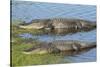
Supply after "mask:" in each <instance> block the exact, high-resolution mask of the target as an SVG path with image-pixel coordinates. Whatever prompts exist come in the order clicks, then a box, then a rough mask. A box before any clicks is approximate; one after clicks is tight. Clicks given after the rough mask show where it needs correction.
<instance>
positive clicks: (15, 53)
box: [11, 24, 63, 66]
mask: <svg viewBox="0 0 100 67" xmlns="http://www.w3.org/2000/svg"><path fill="white" fill-rule="evenodd" d="M11 26H12V27H11V47H12V48H11V53H12V62H11V65H12V66H27V65H39V64H56V63H61V62H60V61H61V59H62V57H63V56H61V55H57V54H44V55H35V54H29V55H27V54H23V51H24V50H25V49H28V48H31V47H33V46H35V45H38V44H39V43H40V42H39V41H38V40H35V39H31V38H30V39H24V38H21V37H19V36H18V35H19V34H22V33H31V34H34V35H35V34H38V33H43V31H40V30H24V29H20V28H18V27H17V26H18V25H17V24H16V25H13V24H12V25H11Z"/></svg>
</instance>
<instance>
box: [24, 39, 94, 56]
mask: <svg viewBox="0 0 100 67" xmlns="http://www.w3.org/2000/svg"><path fill="white" fill-rule="evenodd" d="M95 47H96V42H86V41H77V40H55V41H52V42H42V43H40V44H39V45H36V46H33V47H32V48H29V49H25V50H24V52H23V53H24V54H46V53H49V54H52V53H61V52H69V51H72V52H80V51H82V50H86V49H92V48H95Z"/></svg>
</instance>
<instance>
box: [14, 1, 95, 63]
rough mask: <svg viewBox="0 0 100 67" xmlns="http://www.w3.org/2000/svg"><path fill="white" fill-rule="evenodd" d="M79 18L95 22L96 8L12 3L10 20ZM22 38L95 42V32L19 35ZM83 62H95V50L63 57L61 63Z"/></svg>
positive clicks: (28, 20)
mask: <svg viewBox="0 0 100 67" xmlns="http://www.w3.org/2000/svg"><path fill="white" fill-rule="evenodd" d="M55 17H56V18H57V17H61V18H66V17H67V18H80V19H85V20H91V21H96V6H93V5H91V6H90V5H84V6H83V5H71V4H56V3H55V4H51V3H39V2H21V1H17V2H13V4H12V19H15V20H16V19H20V20H24V21H26V22H30V21H31V20H32V19H43V18H55ZM20 36H21V37H23V38H33V39H38V40H40V41H46V42H51V41H53V40H82V41H91V42H93V41H96V30H92V31H89V32H78V33H75V34H68V35H67V34H66V35H63V36H61V35H59V36H55V35H47V34H44V35H38V36H33V35H31V34H29V33H24V34H21V35H20ZM68 60H69V61H71V62H85V61H88V62H89V61H96V49H95V48H94V49H92V50H89V51H88V52H85V53H82V54H78V55H75V56H64V58H63V59H62V61H61V62H66V61H68Z"/></svg>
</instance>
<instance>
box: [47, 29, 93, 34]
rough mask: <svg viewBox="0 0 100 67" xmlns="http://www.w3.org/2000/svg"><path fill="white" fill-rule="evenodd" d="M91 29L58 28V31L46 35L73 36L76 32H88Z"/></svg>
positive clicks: (51, 31)
mask: <svg viewBox="0 0 100 67" xmlns="http://www.w3.org/2000/svg"><path fill="white" fill-rule="evenodd" d="M90 30H91V29H82V30H81V29H73V28H70V29H65V28H58V29H54V30H49V32H48V34H52V35H67V34H75V33H77V32H80V31H84V32H88V31H90Z"/></svg>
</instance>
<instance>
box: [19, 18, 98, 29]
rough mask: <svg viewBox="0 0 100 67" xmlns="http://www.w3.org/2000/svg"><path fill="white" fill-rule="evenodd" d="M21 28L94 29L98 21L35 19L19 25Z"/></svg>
mask: <svg viewBox="0 0 100 67" xmlns="http://www.w3.org/2000/svg"><path fill="white" fill-rule="evenodd" d="M19 27H20V28H26V29H50V30H51V29H65V28H66V29H74V30H78V29H80V30H84V29H89V30H90V29H93V28H95V27H96V22H92V21H86V20H80V19H65V18H54V19H35V20H32V21H31V22H30V23H24V24H20V25H19Z"/></svg>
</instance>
